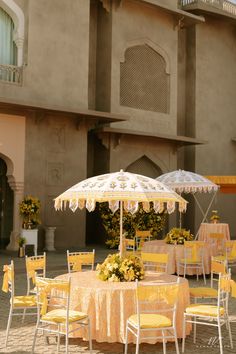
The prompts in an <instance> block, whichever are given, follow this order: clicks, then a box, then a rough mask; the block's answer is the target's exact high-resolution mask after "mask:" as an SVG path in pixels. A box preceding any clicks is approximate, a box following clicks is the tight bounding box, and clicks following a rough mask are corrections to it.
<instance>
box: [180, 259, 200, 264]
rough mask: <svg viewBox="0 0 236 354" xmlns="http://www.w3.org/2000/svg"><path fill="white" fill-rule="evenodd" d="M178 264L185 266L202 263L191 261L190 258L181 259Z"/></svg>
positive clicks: (197, 260) (198, 260)
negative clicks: (184, 264)
mask: <svg viewBox="0 0 236 354" xmlns="http://www.w3.org/2000/svg"><path fill="white" fill-rule="evenodd" d="M180 263H186V264H201V263H202V261H201V260H200V259H194V260H193V259H191V258H186V259H185V258H182V259H180Z"/></svg>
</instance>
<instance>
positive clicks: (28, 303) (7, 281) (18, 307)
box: [2, 261, 37, 347]
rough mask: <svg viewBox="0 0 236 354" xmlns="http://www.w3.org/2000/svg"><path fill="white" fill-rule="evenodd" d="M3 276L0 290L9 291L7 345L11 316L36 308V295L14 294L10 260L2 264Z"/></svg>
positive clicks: (29, 313)
mask: <svg viewBox="0 0 236 354" xmlns="http://www.w3.org/2000/svg"><path fill="white" fill-rule="evenodd" d="M3 271H4V276H3V285H2V291H4V292H6V293H7V292H10V294H11V298H10V311H9V317H8V322H7V330H6V340H5V346H6V347H7V343H8V337H9V331H10V327H11V322H12V316H22V315H25V314H24V312H23V311H24V310H25V309H31V310H32V309H35V310H36V308H37V304H36V296H35V295H27V296H15V282H14V263H13V261H11V264H10V265H4V267H3ZM36 314H37V313H36V311H35V312H28V313H27V314H26V315H30V316H32V315H36Z"/></svg>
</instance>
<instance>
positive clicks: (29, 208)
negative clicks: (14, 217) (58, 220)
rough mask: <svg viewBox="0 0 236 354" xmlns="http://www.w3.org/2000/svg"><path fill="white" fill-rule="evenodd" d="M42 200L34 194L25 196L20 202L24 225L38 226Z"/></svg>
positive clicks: (25, 226)
mask: <svg viewBox="0 0 236 354" xmlns="http://www.w3.org/2000/svg"><path fill="white" fill-rule="evenodd" d="M40 206H41V204H40V201H39V199H38V198H35V197H32V196H25V197H24V199H23V200H22V202H21V203H20V204H19V210H20V215H21V216H22V217H23V227H24V228H28V225H29V224H30V225H31V226H30V227H32V228H33V227H36V226H37V225H38V224H39V223H40V221H39V217H38V214H39V211H40Z"/></svg>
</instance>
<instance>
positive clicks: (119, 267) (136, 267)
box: [96, 253, 144, 282]
mask: <svg viewBox="0 0 236 354" xmlns="http://www.w3.org/2000/svg"><path fill="white" fill-rule="evenodd" d="M96 270H97V276H98V278H99V279H101V280H103V281H111V282H121V281H135V280H136V279H138V280H141V279H143V277H144V268H143V263H142V261H141V259H140V258H139V257H137V256H134V255H129V256H127V257H125V258H121V256H120V255H119V254H118V253H117V254H110V255H108V256H107V258H106V259H105V261H104V262H103V263H102V264H98V265H97V268H96Z"/></svg>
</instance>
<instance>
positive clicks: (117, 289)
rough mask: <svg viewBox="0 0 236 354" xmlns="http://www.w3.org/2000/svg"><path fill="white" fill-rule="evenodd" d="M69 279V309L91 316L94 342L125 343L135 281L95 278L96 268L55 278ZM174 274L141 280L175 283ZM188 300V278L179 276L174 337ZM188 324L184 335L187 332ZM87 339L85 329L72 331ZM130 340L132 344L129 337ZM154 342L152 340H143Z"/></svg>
mask: <svg viewBox="0 0 236 354" xmlns="http://www.w3.org/2000/svg"><path fill="white" fill-rule="evenodd" d="M68 277H70V278H71V296H70V309H71V310H77V311H82V312H85V313H87V314H88V315H89V317H90V321H91V322H90V323H91V337H92V339H93V340H96V341H97V342H108V343H114V342H120V343H124V342H125V329H126V320H127V318H128V317H129V316H130V315H132V314H135V313H136V291H135V289H136V284H135V282H109V281H102V280H100V279H98V278H97V272H96V271H86V272H75V273H70V274H63V275H60V276H58V277H57V279H68ZM176 279H177V277H176V276H174V275H169V274H160V273H148V274H145V278H144V280H142V282H153V281H155V282H176ZM189 303H190V297H189V284H188V280H187V279H184V278H180V284H179V295H178V305H177V316H176V327H177V336H178V338H182V324H183V312H184V310H185V307H186V306H188V305H189ZM190 329H191V326H189V327H187V330H186V334H189V333H190ZM71 335H72V336H73V337H82V338H83V339H84V340H88V335H87V331H86V329H83V328H82V329H80V330H78V331H75V332H73V333H72V334H71ZM129 342H134V343H135V338H134V337H133V336H130V338H129ZM145 342H148V343H155V342H157V341H155V340H145Z"/></svg>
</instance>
